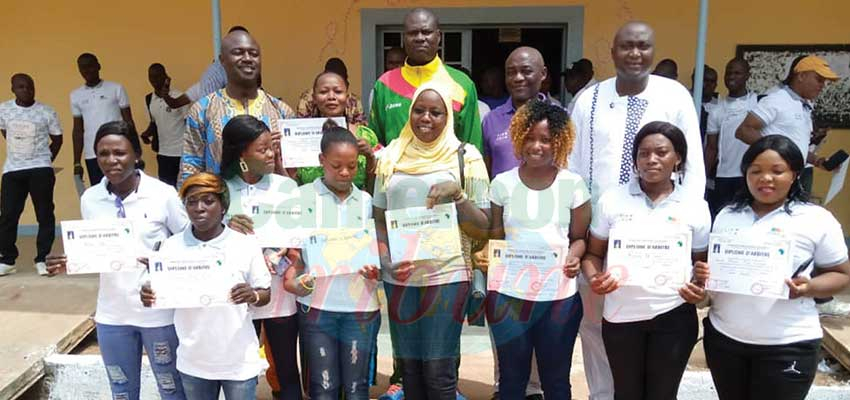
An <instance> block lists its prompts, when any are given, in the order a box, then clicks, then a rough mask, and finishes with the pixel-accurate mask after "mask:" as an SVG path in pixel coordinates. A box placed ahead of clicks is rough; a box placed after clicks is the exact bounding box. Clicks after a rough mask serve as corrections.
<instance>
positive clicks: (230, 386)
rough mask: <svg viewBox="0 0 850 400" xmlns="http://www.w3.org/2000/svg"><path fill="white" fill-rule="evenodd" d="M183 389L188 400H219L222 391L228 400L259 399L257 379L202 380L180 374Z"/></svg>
mask: <svg viewBox="0 0 850 400" xmlns="http://www.w3.org/2000/svg"><path fill="white" fill-rule="evenodd" d="M180 376H181V377H182V378H183V389H185V390H186V399H188V400H218V394H219V392H220V391H222V390H223V391H224V398H225V399H227V400H254V399H256V398H257V378H251V379H248V380H245V381H220V380H209V379H201V378H198V377H195V376H192V375H186V374H184V373H182V372H181V373H180Z"/></svg>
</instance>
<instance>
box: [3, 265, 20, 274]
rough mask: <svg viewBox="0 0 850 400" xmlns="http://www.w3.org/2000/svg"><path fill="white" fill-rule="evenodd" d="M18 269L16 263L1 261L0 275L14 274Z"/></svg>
mask: <svg viewBox="0 0 850 400" xmlns="http://www.w3.org/2000/svg"><path fill="white" fill-rule="evenodd" d="M15 271H17V269H15V266H14V265H9V264H3V263H0V276H3V275H9V274H14V273H15Z"/></svg>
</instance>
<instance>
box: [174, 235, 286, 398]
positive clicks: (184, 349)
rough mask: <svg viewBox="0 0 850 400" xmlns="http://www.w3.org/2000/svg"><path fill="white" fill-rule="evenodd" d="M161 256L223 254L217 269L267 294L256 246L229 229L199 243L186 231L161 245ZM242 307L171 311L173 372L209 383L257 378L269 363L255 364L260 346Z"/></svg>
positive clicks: (266, 272) (259, 361)
mask: <svg viewBox="0 0 850 400" xmlns="http://www.w3.org/2000/svg"><path fill="white" fill-rule="evenodd" d="M160 251H168V252H185V251H212V252H216V253H223V254H224V255H225V259H224V260H225V261H224V265H223V266H222V268H228V269H230V270H231V271H232V272H233V273H234V274H236V275H238V276H239V277H240V278H241V279H242V280H243V282H245V283H248V284H249V285H251V287H254V288H268V287H269V285H270V284H271V275H270V274H269V270H268V268H266V262H265V261H264V260H263V253H262V251H261V249H260V246H259V245H257V243H256V241H255V240H254V239H252V238H249V237H248V236H245V235H243V234H241V233H239V232H236V231H233V230H231V229H230V228H226V227H225V228H224V232H222V233H221V234H220V235H218V237H216V238H214V239H212V240H209V241H206V242H202V241H200V240H198V239H197V238H196V237H195V235H194V234H193V233H192V228H191V227H189V228H187V229H186V230H185V231H183V233H181V234H179V235H174V236H172V237H171V238H169V239H168V240H166V241H165V243H163V245H162V248H161V249H160ZM249 308H250V307H249V306H248V305H247V304H233V305H227V306H219V307H209V308H178V309H176V310H174V330H175V331H177V339H179V340H180V346H178V347H177V370H178V371H180V372H182V373H184V374H188V375H192V376H194V377H198V378H201V379H208V380H233V381H244V380H247V379H251V378H256V377H257V375H259V374H260V373H261V372H262V371H263V370H264V369H266V368H267V367H268V363H266V361H265V360H263V359H262V358H260V352H259V349H260V343H259V341H258V340H257V334H256V332H255V331H254V324H253V322H251V314H250V312H249V311H248V309H249Z"/></svg>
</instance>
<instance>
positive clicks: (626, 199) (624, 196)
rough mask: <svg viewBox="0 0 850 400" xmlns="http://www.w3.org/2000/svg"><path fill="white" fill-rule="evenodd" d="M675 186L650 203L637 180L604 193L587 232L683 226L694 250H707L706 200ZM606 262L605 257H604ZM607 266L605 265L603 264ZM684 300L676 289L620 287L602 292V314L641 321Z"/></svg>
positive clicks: (600, 233) (597, 234) (601, 236)
mask: <svg viewBox="0 0 850 400" xmlns="http://www.w3.org/2000/svg"><path fill="white" fill-rule="evenodd" d="M682 189H683V188H682V187H680V186H678V185H677V186H676V188H675V189H674V190H673V193H670V195H669V196H667V198H665V199H664V200H661V202H660V203H658V204H653V203H652V200H650V199H649V197H647V196H646V194H645V193H644V192H643V190H641V188H640V184H639V183H638V179H632V180H631V181H629V183H628V184H627V185H625V186H618V187H615V188H612V189H610V190H609V191H607V192H605V194H603V195H602V197H601V198H600V199H599V203H597V207H596V209H594V210H593V222H592V223H591V225H590V233H591V234H592V235H593V236H594V237H596V238H597V239H604V240H607V239H608V234H609V232H610V231H611V229H614V228H617V227H622V226H626V225H628V226H635V225H638V226H641V225H642V226H651V227H654V228H656V229H663V228H664V227H669V228H670V229H682V228H684V229H687V230H690V231H691V235H692V236H691V237H692V240H691V248H692V249H693V250H692V251H693V252H694V253H696V252H701V251H705V250H706V249H708V234H709V232H710V231H711V214H710V213H709V211H708V203H706V202H705V200H703V199H701V198H695V197H691V196H687V195H686V194H685V193H684V191H683V190H682ZM606 264H607V260H606ZM606 267H607V265H606ZM684 302H685V300H684V299H682V297H681V296H679V293H678V288H671V287H663V286H649V287H637V286H621V287H620V288H619V289H617V290H615V291H613V292H611V293H608V294H607V295H605V305H604V309H603V312H602V316H603V317H604V318H605V320H606V321H608V322H614V323H623V322H634V321H645V320H649V319H652V318H654V317H656V316H658V315H661V314H664V313H666V312H668V311H670V310H672V309H674V308H676V307H678V306H680V305H682V304H683V303H684Z"/></svg>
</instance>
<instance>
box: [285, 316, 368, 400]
mask: <svg viewBox="0 0 850 400" xmlns="http://www.w3.org/2000/svg"><path fill="white" fill-rule="evenodd" d="M298 319H299V320H298V323H299V325H300V329H301V332H300V333H301V343H302V345H301V348H302V351H303V352H304V354H305V355H306V358H307V365H308V366H309V367H308V375H309V382H310V398H311V399H312V400H338V399H340V396H339V394H340V389H342V393H343V394H344V397H343V398H344V399H346V400H368V399H369V366H370V362H371V359H372V349H373V347H374V345H375V342H376V340H377V336H378V328H380V326H381V315H380V312H379V311H371V312H333V311H323V310H319V309H317V308H312V309H310V310H308V311H305V310H304V307H302V306H299V307H298Z"/></svg>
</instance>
